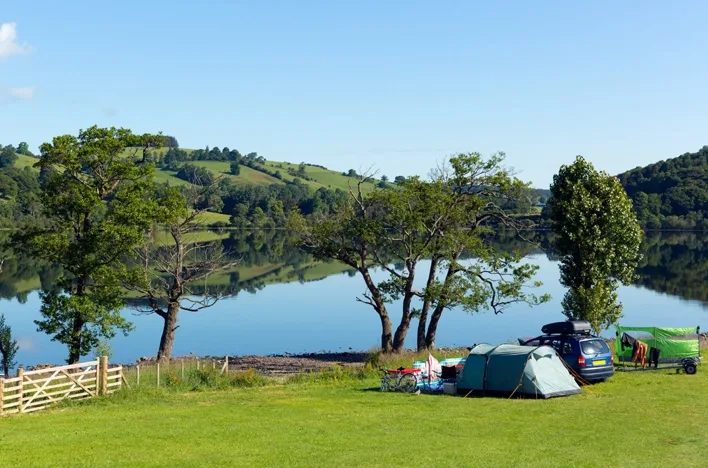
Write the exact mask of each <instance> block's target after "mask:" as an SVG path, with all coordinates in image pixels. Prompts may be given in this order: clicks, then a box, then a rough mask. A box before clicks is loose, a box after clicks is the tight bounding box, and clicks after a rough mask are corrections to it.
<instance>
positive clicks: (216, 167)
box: [189, 161, 283, 185]
mask: <svg viewBox="0 0 708 468" xmlns="http://www.w3.org/2000/svg"><path fill="white" fill-rule="evenodd" d="M189 164H193V165H195V166H200V167H204V168H206V169H208V170H210V171H211V172H213V173H214V174H216V175H222V176H224V177H228V178H229V179H231V180H233V181H234V182H237V183H242V184H254V185H273V184H282V183H283V181H282V180H278V179H276V178H275V177H272V176H270V175H268V174H266V173H264V172H260V171H256V170H254V169H251V168H250V167H246V166H243V165H242V166H241V173H240V174H239V175H237V176H235V175H231V174H229V171H231V163H230V162H228V161H189Z"/></svg>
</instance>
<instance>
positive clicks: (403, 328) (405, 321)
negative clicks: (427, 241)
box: [393, 262, 416, 353]
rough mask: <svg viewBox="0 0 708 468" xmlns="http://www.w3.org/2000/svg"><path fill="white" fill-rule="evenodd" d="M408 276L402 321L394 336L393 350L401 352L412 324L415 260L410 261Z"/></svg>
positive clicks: (404, 292)
mask: <svg viewBox="0 0 708 468" xmlns="http://www.w3.org/2000/svg"><path fill="white" fill-rule="evenodd" d="M407 267H408V278H406V285H405V288H404V290H403V310H402V312H403V313H402V314H401V323H400V324H399V325H398V328H396V334H395V335H394V336H393V352H394V353H400V352H401V351H403V350H404V349H405V344H406V343H405V341H406V335H407V334H408V329H409V328H410V325H411V302H412V300H413V280H414V279H415V267H416V264H415V262H408V264H407Z"/></svg>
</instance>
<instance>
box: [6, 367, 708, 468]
mask: <svg viewBox="0 0 708 468" xmlns="http://www.w3.org/2000/svg"><path fill="white" fill-rule="evenodd" d="M707 385H708V372H706V371H705V369H700V370H699V372H698V374H697V375H695V376H687V375H684V374H680V375H677V374H674V373H673V372H671V371H659V372H644V373H627V374H622V373H618V374H617V375H616V376H615V377H614V378H613V379H611V380H610V381H608V382H607V383H604V384H600V385H596V386H593V387H590V388H588V389H587V391H586V393H585V394H583V395H576V396H572V397H567V398H556V399H551V400H518V399H511V400H508V399H501V398H462V397H451V396H442V395H410V394H399V393H381V392H379V391H378V388H377V387H378V382H377V380H375V379H372V378H369V379H366V380H354V379H351V380H349V379H344V380H342V381H332V380H325V381H323V382H315V381H312V382H309V381H308V379H304V382H302V381H301V382H298V383H285V384H282V383H280V384H270V385H268V386H266V387H258V388H237V389H232V390H221V391H202V392H190V391H186V392H185V391H168V390H164V389H154V388H143V389H140V390H136V389H135V388H133V389H132V390H130V391H125V392H123V393H120V394H116V395H113V396H111V397H108V398H105V399H98V400H94V401H91V402H87V403H84V404H77V405H73V406H66V407H59V408H57V409H55V410H49V411H47V412H43V413H42V412H40V413H36V414H30V415H21V416H13V417H9V418H6V419H0V446H1V447H2V454H3V457H4V455H5V454H13V457H21V458H17V459H18V460H20V461H19V462H18V464H19V465H21V466H136V467H138V466H140V467H143V466H165V467H173V466H301V467H312V466H326V467H333V466H367V467H372V466H381V467H389V466H421V467H430V466H436V467H444V466H459V467H470V466H484V467H490V466H494V467H502V466H514V467H523V466H528V467H539V466H544V467H545V466H559V467H560V466H563V467H568V466H582V467H588V466H597V467H608V466H622V467H633V466H636V467H647V466H652V467H654V466H657V467H658V466H672V467H690V466H706V460H708V425H706V424H705V420H704V418H703V415H704V414H705V407H706V404H708V392H706V390H705V389H706V386H707Z"/></svg>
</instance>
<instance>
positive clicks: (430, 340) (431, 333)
mask: <svg viewBox="0 0 708 468" xmlns="http://www.w3.org/2000/svg"><path fill="white" fill-rule="evenodd" d="M444 310H445V307H443V306H437V307H436V308H435V310H434V311H433V315H431V316H430V324H429V325H428V333H427V335H426V336H425V346H426V348H428V349H434V348H435V334H436V333H437V332H438V322H440V317H442V314H443V311H444Z"/></svg>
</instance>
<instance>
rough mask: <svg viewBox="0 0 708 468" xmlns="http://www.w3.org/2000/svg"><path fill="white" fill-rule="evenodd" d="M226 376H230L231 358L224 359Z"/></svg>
mask: <svg viewBox="0 0 708 468" xmlns="http://www.w3.org/2000/svg"><path fill="white" fill-rule="evenodd" d="M224 374H226V375H229V356H228V355H227V356H226V357H225V358H224Z"/></svg>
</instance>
